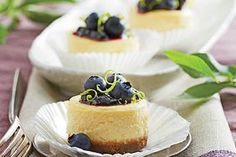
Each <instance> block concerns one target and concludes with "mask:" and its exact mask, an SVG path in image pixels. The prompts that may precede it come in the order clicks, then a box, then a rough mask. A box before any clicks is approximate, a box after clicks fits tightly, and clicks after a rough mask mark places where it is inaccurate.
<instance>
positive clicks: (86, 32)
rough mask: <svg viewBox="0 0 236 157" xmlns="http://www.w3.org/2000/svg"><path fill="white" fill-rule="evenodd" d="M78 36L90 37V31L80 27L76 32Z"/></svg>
mask: <svg viewBox="0 0 236 157" xmlns="http://www.w3.org/2000/svg"><path fill="white" fill-rule="evenodd" d="M76 33H77V35H78V36H80V37H89V35H90V31H89V30H88V29H87V28H85V27H79V28H78V29H77V31H76Z"/></svg>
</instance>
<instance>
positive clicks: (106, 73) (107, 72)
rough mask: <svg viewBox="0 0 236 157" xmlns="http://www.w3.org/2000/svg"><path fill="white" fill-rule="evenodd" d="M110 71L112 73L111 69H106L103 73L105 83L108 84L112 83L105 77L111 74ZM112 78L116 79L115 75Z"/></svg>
mask: <svg viewBox="0 0 236 157" xmlns="http://www.w3.org/2000/svg"><path fill="white" fill-rule="evenodd" d="M112 73H113V71H112V70H107V71H106V72H105V74H104V80H105V81H106V83H107V84H109V85H112V83H110V82H108V80H107V78H108V76H109V75H112ZM114 80H116V75H115V79H114Z"/></svg>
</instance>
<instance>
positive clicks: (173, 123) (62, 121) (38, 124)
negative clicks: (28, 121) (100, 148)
mask: <svg viewBox="0 0 236 157" xmlns="http://www.w3.org/2000/svg"><path fill="white" fill-rule="evenodd" d="M148 110H149V111H148V112H149V125H148V127H149V135H148V143H147V146H146V147H145V148H144V149H143V150H141V151H140V152H136V153H126V154H123V155H121V154H115V155H110V154H100V153H96V152H91V151H85V150H82V149H79V148H74V147H70V146H69V145H68V143H67V136H68V135H67V133H66V126H67V112H66V104H65V103H64V102H59V103H53V104H47V105H44V106H43V107H41V108H40V110H39V111H38V112H37V114H36V116H35V119H34V126H35V128H34V129H33V130H34V133H35V134H37V135H39V136H40V137H42V138H43V139H45V140H46V142H47V143H49V144H50V146H51V147H53V148H55V149H58V150H60V151H61V152H63V153H65V154H67V155H70V156H78V155H89V156H94V157H95V156H96V157H97V156H100V157H110V156H125V157H126V156H129V157H137V156H146V155H150V154H153V153H156V152H160V151H162V150H165V149H166V148H170V147H171V146H174V145H176V144H180V143H181V144H182V145H181V146H180V145H176V146H175V147H172V149H173V148H175V150H172V154H173V153H174V152H175V153H178V152H179V151H182V150H183V149H184V148H186V147H187V146H188V145H189V142H190V141H191V137H190V135H189V125H190V123H189V122H188V121H186V120H185V119H183V118H182V117H181V116H180V115H179V114H178V113H177V112H175V111H173V110H171V109H168V108H165V107H162V106H159V105H157V104H154V103H148ZM187 137H188V138H187Z"/></svg>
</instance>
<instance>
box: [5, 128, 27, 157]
mask: <svg viewBox="0 0 236 157" xmlns="http://www.w3.org/2000/svg"><path fill="white" fill-rule="evenodd" d="M15 133H16V134H15V135H14V137H13V139H12V141H11V142H10V143H9V145H8V146H7V148H6V149H5V150H4V151H3V152H2V154H1V155H3V156H4V155H6V154H8V153H9V152H10V151H11V150H13V151H14V148H16V147H18V146H19V145H20V144H21V143H22V140H23V139H22V136H23V132H22V130H21V129H20V127H19V128H18V130H17V132H15Z"/></svg>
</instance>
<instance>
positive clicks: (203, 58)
mask: <svg viewBox="0 0 236 157" xmlns="http://www.w3.org/2000/svg"><path fill="white" fill-rule="evenodd" d="M192 55H194V56H197V57H199V58H201V59H202V60H204V62H205V63H206V64H207V65H208V66H209V67H210V68H211V70H212V71H214V72H219V70H218V69H217V68H216V66H215V65H214V64H213V63H212V62H213V60H214V58H210V57H209V56H208V55H207V54H205V53H193V54H192ZM214 62H217V61H216V60H214Z"/></svg>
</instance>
